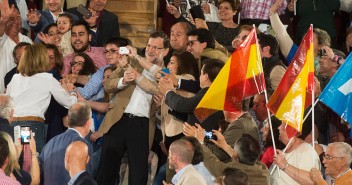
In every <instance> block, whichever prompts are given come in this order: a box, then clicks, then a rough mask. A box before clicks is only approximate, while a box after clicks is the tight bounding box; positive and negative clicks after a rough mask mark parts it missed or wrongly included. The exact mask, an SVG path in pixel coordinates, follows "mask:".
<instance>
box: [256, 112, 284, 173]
mask: <svg viewBox="0 0 352 185" xmlns="http://www.w3.org/2000/svg"><path fill="white" fill-rule="evenodd" d="M264 123H265V125H264V127H263V143H264V151H263V154H262V156H260V161H261V162H263V163H264V164H265V165H266V167H268V168H270V166H271V164H272V163H273V161H274V155H275V151H274V147H273V140H272V137H271V132H270V125H269V122H268V120H266V121H265V122H264ZM271 124H272V127H273V133H274V142H275V146H276V148H277V149H279V150H282V149H284V148H285V145H284V144H283V143H282V142H281V141H280V140H279V135H280V133H279V129H278V128H279V126H280V125H281V121H280V120H279V119H277V118H276V117H275V116H272V117H271Z"/></svg>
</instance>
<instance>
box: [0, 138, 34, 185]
mask: <svg viewBox="0 0 352 185" xmlns="http://www.w3.org/2000/svg"><path fill="white" fill-rule="evenodd" d="M0 137H2V138H4V139H5V140H6V141H7V143H8V145H9V155H8V164H7V166H6V168H5V170H4V171H5V174H6V175H7V176H10V177H14V178H16V180H17V181H18V182H20V183H21V184H25V185H26V184H28V185H29V184H31V185H37V184H39V181H40V171H39V163H38V158H37V155H36V153H37V150H36V146H35V140H34V139H33V137H31V140H30V142H29V146H30V149H31V153H32V156H31V157H32V165H31V169H30V174H28V173H27V172H26V171H24V170H22V169H21V168H20V164H19V163H18V158H19V157H20V155H21V152H22V147H23V145H20V144H19V145H18V146H15V144H14V143H13V141H12V138H11V136H10V135H9V134H8V133H6V132H1V131H0Z"/></svg>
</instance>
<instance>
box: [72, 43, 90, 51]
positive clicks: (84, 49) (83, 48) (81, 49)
mask: <svg viewBox="0 0 352 185" xmlns="http://www.w3.org/2000/svg"><path fill="white" fill-rule="evenodd" d="M71 46H72V48H73V51H75V52H76V53H81V52H85V51H86V50H87V48H88V47H89V42H87V43H86V44H84V45H82V47H81V48H76V47H75V45H74V44H71Z"/></svg>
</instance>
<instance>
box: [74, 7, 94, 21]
mask: <svg viewBox="0 0 352 185" xmlns="http://www.w3.org/2000/svg"><path fill="white" fill-rule="evenodd" d="M77 11H78V12H79V13H80V14H82V15H83V17H84V18H86V19H89V18H90V17H91V16H92V12H90V11H89V10H88V9H87V8H86V7H85V6H83V5H82V4H80V5H78V7H77Z"/></svg>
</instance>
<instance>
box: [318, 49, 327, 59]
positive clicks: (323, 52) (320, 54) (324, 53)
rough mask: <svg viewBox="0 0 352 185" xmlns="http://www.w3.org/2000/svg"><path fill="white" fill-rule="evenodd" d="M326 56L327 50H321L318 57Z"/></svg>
mask: <svg viewBox="0 0 352 185" xmlns="http://www.w3.org/2000/svg"><path fill="white" fill-rule="evenodd" d="M325 55H326V51H325V49H322V48H321V49H319V52H318V56H320V57H322V56H325Z"/></svg>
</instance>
